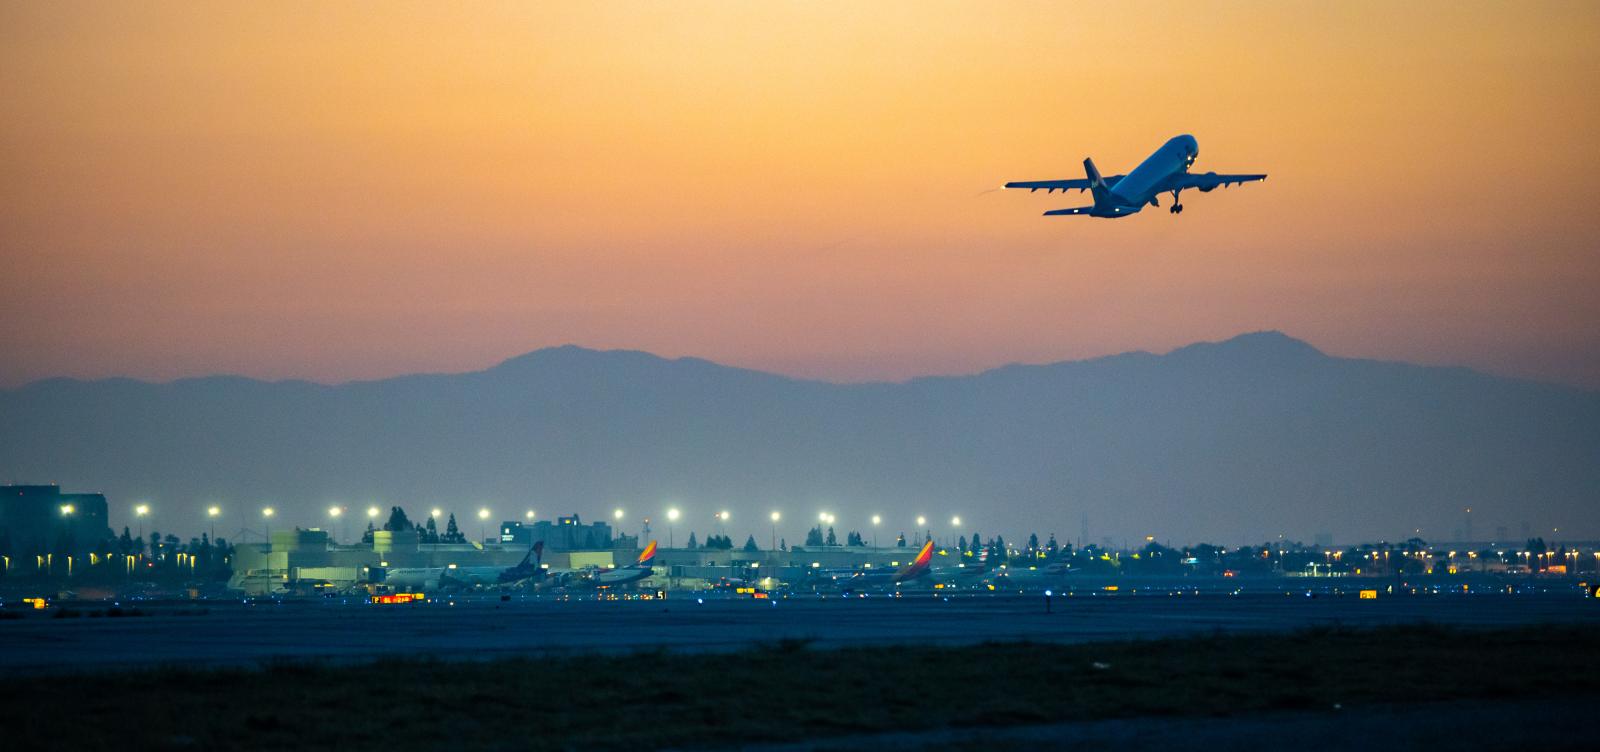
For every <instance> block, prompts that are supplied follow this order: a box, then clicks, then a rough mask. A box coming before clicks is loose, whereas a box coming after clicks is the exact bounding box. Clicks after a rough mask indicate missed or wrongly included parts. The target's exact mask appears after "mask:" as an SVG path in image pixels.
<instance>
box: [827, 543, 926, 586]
mask: <svg viewBox="0 0 1600 752" xmlns="http://www.w3.org/2000/svg"><path fill="white" fill-rule="evenodd" d="M932 564H933V541H931V540H930V541H928V542H927V543H924V544H922V550H921V551H919V552H917V558H915V559H913V560H912V561H911V563H910V564H907V565H905V566H903V567H901V568H899V569H898V570H895V571H893V572H891V571H889V570H887V569H884V570H877V571H873V570H861V571H859V572H856V573H854V574H852V575H851V576H849V577H846V578H841V579H839V580H838V584H839V588H840V589H841V590H847V591H848V590H860V589H862V588H872V587H899V586H900V585H901V584H902V583H906V582H911V581H912V580H916V579H919V578H922V577H926V576H928V572H929V568H930V567H931V566H932Z"/></svg>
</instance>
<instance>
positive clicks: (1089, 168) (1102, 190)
mask: <svg viewBox="0 0 1600 752" xmlns="http://www.w3.org/2000/svg"><path fill="white" fill-rule="evenodd" d="M1083 173H1084V175H1086V176H1087V177H1088V178H1089V192H1090V193H1092V194H1094V202H1095V203H1097V204H1098V203H1100V202H1101V201H1102V200H1103V199H1104V198H1105V195H1106V193H1108V192H1109V191H1108V189H1107V188H1106V181H1105V178H1102V177H1100V169H1099V168H1097V167H1095V166H1094V160H1093V159H1090V158H1088V157H1084V159H1083Z"/></svg>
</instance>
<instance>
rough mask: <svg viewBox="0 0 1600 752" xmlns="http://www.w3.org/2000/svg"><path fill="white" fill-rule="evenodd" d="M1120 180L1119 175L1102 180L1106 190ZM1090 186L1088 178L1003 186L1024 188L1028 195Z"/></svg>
mask: <svg viewBox="0 0 1600 752" xmlns="http://www.w3.org/2000/svg"><path fill="white" fill-rule="evenodd" d="M1121 179H1122V176H1121V175H1112V176H1110V177H1108V178H1104V180H1105V181H1106V187H1107V188H1110V187H1111V186H1114V185H1116V184H1117V181H1118V180H1121ZM1091 186H1092V184H1091V183H1090V182H1089V179H1088V178H1074V179H1072V180H1018V181H1014V182H1010V183H1006V184H1005V187H1006V188H1026V189H1027V190H1028V191H1029V192H1030V193H1031V192H1033V191H1037V190H1040V189H1043V190H1044V191H1045V192H1046V193H1054V192H1056V191H1062V192H1066V191H1087V190H1089V188H1090V187H1091Z"/></svg>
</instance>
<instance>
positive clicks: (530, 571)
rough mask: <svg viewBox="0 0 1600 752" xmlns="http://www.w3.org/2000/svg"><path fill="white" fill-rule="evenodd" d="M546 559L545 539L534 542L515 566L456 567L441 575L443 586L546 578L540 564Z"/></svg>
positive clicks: (490, 583) (481, 585)
mask: <svg viewBox="0 0 1600 752" xmlns="http://www.w3.org/2000/svg"><path fill="white" fill-rule="evenodd" d="M543 560H544V541H539V542H537V543H534V544H533V547H532V548H529V549H528V553H527V554H526V555H524V556H523V557H522V561H519V562H517V565H516V566H514V567H456V568H455V569H446V570H445V571H444V572H442V573H440V575H439V585H440V586H441V587H450V586H456V587H488V586H491V585H518V584H521V583H524V582H528V581H534V582H537V581H539V580H541V579H543V578H544V575H545V570H544V569H543V568H542V567H541V566H540V562H541V561H543Z"/></svg>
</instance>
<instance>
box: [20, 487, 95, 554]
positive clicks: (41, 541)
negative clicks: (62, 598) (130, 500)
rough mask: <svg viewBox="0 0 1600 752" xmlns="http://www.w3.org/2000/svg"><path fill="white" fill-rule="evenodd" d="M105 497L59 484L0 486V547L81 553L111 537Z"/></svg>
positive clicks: (22, 552)
mask: <svg viewBox="0 0 1600 752" xmlns="http://www.w3.org/2000/svg"><path fill="white" fill-rule="evenodd" d="M111 537H112V533H111V528H110V526H109V525H108V524H107V522H106V497H105V495H104V494H97V493H62V492H61V487H60V486H57V485H14V486H0V550H3V551H4V552H6V553H7V555H9V556H15V557H28V556H39V555H44V554H78V553H82V552H85V551H89V550H91V549H93V548H95V547H96V546H98V545H99V544H100V543H101V542H102V541H104V540H106V539H108V538H111Z"/></svg>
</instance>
